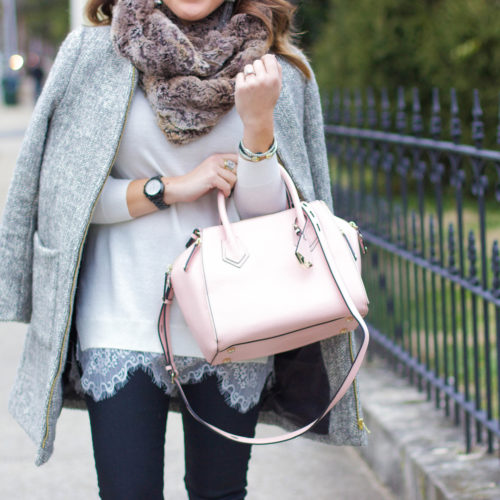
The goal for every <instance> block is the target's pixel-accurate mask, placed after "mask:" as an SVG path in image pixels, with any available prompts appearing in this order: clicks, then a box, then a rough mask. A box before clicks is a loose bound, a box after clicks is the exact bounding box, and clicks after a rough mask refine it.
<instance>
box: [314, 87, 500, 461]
mask: <svg viewBox="0 0 500 500" xmlns="http://www.w3.org/2000/svg"><path fill="white" fill-rule="evenodd" d="M407 94H409V93H407ZM410 94H411V95H405V92H404V90H403V89H400V90H399V92H398V95H397V99H396V102H395V104H394V105H391V103H390V102H389V98H388V96H387V93H386V92H382V94H381V98H380V99H376V98H375V97H374V94H373V92H371V91H368V92H367V93H366V95H361V93H356V94H354V95H350V94H349V92H343V93H342V94H340V93H339V92H336V93H334V94H333V96H332V97H331V98H330V99H325V102H324V107H325V121H326V126H325V129H326V134H327V144H328V148H329V153H330V160H331V168H332V179H333V196H334V206H335V211H336V213H338V214H339V215H341V216H343V217H345V218H348V219H354V220H356V221H357V222H358V224H359V226H360V227H361V229H362V232H363V236H364V238H365V240H366V242H367V244H368V247H369V251H368V254H367V256H366V257H365V259H364V270H363V274H364V279H365V283H366V285H367V288H368V295H369V297H370V299H371V308H370V313H369V316H368V318H367V319H368V323H369V325H370V329H371V334H372V342H373V344H375V345H376V346H377V349H378V350H381V351H382V352H383V353H385V354H386V355H387V356H388V357H389V358H390V359H391V360H392V362H393V363H394V365H395V367H396V369H397V370H398V371H400V372H401V373H404V374H405V375H406V376H408V378H409V380H411V382H412V383H414V384H416V385H417V386H418V387H419V388H420V389H421V390H425V391H426V392H427V395H428V398H429V399H433V400H434V401H435V405H436V407H439V408H443V410H444V412H445V413H446V415H448V416H451V417H452V418H453V419H454V421H455V423H456V424H457V425H462V426H463V428H464V432H465V440H466V449H467V451H470V450H471V449H472V447H473V446H475V445H476V444H478V443H479V444H480V443H487V447H488V451H489V452H492V451H493V450H494V449H495V448H496V443H497V442H498V438H499V437H500V370H499V367H498V363H499V360H500V250H499V246H498V240H500V151H496V150H491V149H490V150H486V149H483V148H482V145H483V141H484V126H483V121H482V111H481V107H480V100H479V94H478V93H477V92H474V106H473V110H472V120H471V128H472V130H471V137H472V142H473V143H474V145H464V144H461V137H462V123H461V120H460V118H459V109H458V103H457V98H456V95H455V93H454V91H451V94H450V96H449V100H450V106H449V110H446V111H447V113H446V114H447V116H448V119H447V120H446V122H449V127H448V126H447V127H446V128H447V129H448V132H446V133H444V132H443V129H444V128H445V127H444V125H443V121H444V120H443V119H442V113H441V109H440V108H441V107H440V100H439V95H438V91H437V90H435V91H434V92H433V95H432V106H431V108H432V109H431V110H429V114H428V119H427V120H426V119H424V118H423V115H422V110H421V106H420V101H419V95H418V91H417V90H416V89H414V90H413V91H412V92H411V93H410ZM408 122H409V125H408ZM425 122H428V123H429V126H428V127H426V126H425V124H424V123H425ZM448 137H449V139H448ZM497 141H498V144H500V125H499V127H498V130H497ZM373 344H372V345H373Z"/></svg>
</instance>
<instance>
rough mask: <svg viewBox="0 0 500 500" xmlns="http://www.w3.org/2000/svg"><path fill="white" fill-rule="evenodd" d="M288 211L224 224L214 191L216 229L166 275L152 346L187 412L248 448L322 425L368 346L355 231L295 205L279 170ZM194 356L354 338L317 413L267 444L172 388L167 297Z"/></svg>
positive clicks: (260, 352) (222, 358) (242, 355)
mask: <svg viewBox="0 0 500 500" xmlns="http://www.w3.org/2000/svg"><path fill="white" fill-rule="evenodd" d="M282 177H283V179H284V181H285V183H286V185H287V188H288V191H289V193H290V195H291V198H292V201H293V207H292V208H290V209H288V210H285V211H283V212H279V213H276V214H271V215H265V216H262V217H255V218H252V219H246V220H242V221H239V222H236V223H233V224H231V223H230V222H229V220H228V218H227V213H226V210H225V200H224V196H223V195H222V193H219V197H218V208H219V214H220V219H221V222H222V224H221V225H220V226H215V227H210V228H206V229H204V230H202V231H201V233H200V236H199V238H198V239H197V240H196V241H195V243H193V244H192V245H191V246H190V247H189V248H187V249H186V251H184V252H183V253H182V254H181V255H180V256H179V257H178V258H177V259H176V261H175V262H174V264H173V266H172V269H171V271H170V272H169V273H167V278H166V285H165V293H164V305H163V307H162V310H161V313H160V318H159V334H160V340H161V341H162V345H163V347H164V351H165V355H166V359H167V369H168V370H171V372H172V376H173V379H174V381H175V382H176V383H177V386H178V388H179V392H180V394H181V397H182V398H183V399H184V401H185V403H186V406H187V408H188V410H189V411H190V412H191V413H192V415H193V417H194V418H195V419H197V420H198V421H199V422H200V423H203V424H204V425H206V426H208V427H209V428H211V429H212V430H214V431H215V432H218V433H219V434H221V435H223V436H225V437H227V438H229V439H232V440H236V441H239V442H243V443H248V444H270V443H277V442H282V441H286V440H288V439H292V438H294V437H297V436H299V435H301V434H303V433H305V432H306V431H308V430H309V429H310V428H311V427H313V426H314V425H315V424H316V423H317V422H318V421H319V420H321V418H323V417H324V416H325V415H326V414H327V413H328V412H329V411H330V410H331V409H332V408H333V406H334V405H335V404H336V403H337V402H338V401H339V400H340V399H341V398H342V396H343V395H344V394H345V392H346V391H347V389H348V387H349V386H350V384H351V383H352V381H353V380H354V378H355V376H356V374H357V372H358V370H359V368H360V366H361V363H362V360H363V357H364V354H365V352H366V349H367V345H368V329H367V327H366V324H365V322H364V320H363V317H364V316H365V315H366V314H367V313H368V303H369V301H368V297H367V295H366V291H365V288H364V285H363V282H362V279H361V252H360V241H359V233H358V230H357V228H355V227H353V226H352V225H351V224H350V223H348V222H346V221H344V220H343V219H340V218H339V217H336V216H334V215H333V214H332V213H331V211H330V210H329V208H328V207H327V205H326V204H325V203H323V202H322V201H313V202H311V203H306V202H302V203H301V202H300V201H299V197H298V194H297V190H296V188H295V186H294V184H293V182H292V180H291V179H290V177H289V176H288V174H287V173H286V171H285V170H284V169H282ZM174 291H175V298H176V300H178V302H179V307H180V308H181V311H182V313H183V315H184V317H185V319H186V322H187V324H188V326H189V328H190V329H191V331H192V332H193V335H194V337H195V338H196V340H197V342H198V344H199V346H200V349H201V351H202V353H203V355H204V356H205V358H206V359H207V361H209V362H210V363H211V364H213V365H216V364H219V363H225V362H234V361H244V360H248V359H254V358H257V357H261V356H268V355H272V354H276V353H280V352H285V351H289V350H291V349H296V348H298V347H301V346H304V345H308V344H311V343H314V342H318V341H320V340H324V339H326V338H330V337H332V336H334V335H339V334H344V333H347V332H349V331H352V330H354V329H355V328H356V327H357V326H358V324H359V325H360V326H361V327H362V330H363V332H364V340H363V343H362V345H361V347H360V349H359V351H358V353H357V355H356V357H355V359H354V362H353V366H352V368H351V370H350V371H349V373H348V374H347V376H346V377H345V379H344V381H343V383H342V384H341V386H340V387H339V389H338V391H337V392H336V394H335V395H334V396H333V398H332V401H331V402H330V404H329V405H328V407H327V408H326V409H325V410H324V412H323V413H322V414H321V415H320V416H319V417H318V418H316V419H315V420H314V421H313V422H311V423H310V424H308V425H307V426H305V427H302V428H301V429H298V430H296V431H294V432H291V433H287V434H285V435H282V436H277V437H275V438H262V439H259V438H247V437H244V436H236V435H234V434H230V433H227V432H225V431H223V430H221V429H218V428H216V427H214V426H212V425H211V424H209V423H207V422H205V421H204V420H203V419H201V418H200V417H198V416H197V415H196V413H194V412H193V411H192V409H191V408H190V406H189V402H188V401H187V399H186V398H185V396H184V393H183V391H182V387H181V386H180V384H179V383H178V381H177V377H176V375H177V371H176V368H175V364H174V363H173V353H172V349H171V345H170V338H169V337H170V336H169V333H168V321H169V312H170V305H171V303H172V300H173V293H174Z"/></svg>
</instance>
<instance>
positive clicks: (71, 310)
mask: <svg viewBox="0 0 500 500" xmlns="http://www.w3.org/2000/svg"><path fill="white" fill-rule="evenodd" d="M135 80H136V69H135V67H134V66H132V75H131V82H130V83H131V85H130V93H129V97H128V102H127V108H126V110H125V117H124V120H123V125H122V129H121V132H120V138H119V139H118V145H117V147H116V150H115V154H114V156H113V159H112V161H111V163H110V165H109V166H108V172H107V174H106V179H105V180H104V182H103V184H102V186H101V189H100V190H99V193H98V195H97V198H96V199H95V201H94V204H93V205H92V210H91V212H90V216H89V218H88V220H87V225H86V226H85V231H84V233H83V238H82V240H81V242H80V248H79V249H78V259H77V262H76V266H75V272H74V274H73V281H72V284H71V297H72V300H71V302H70V309H69V315H68V321H67V323H66V329H65V331H64V337H63V343H62V346H61V350H60V352H59V366H58V368H57V372H56V375H55V377H54V378H53V379H52V384H51V387H50V393H49V401H48V404H47V411H46V413H45V435H44V437H43V441H42V448H45V445H46V444H47V439H48V437H49V418H50V408H51V406H52V398H53V397H54V389H55V382H56V380H57V379H58V378H59V376H60V374H61V371H62V364H63V363H62V359H63V355H62V354H63V352H64V348H65V345H66V342H67V340H68V334H69V329H70V325H71V319H72V317H73V305H74V304H73V301H74V294H75V285H76V281H77V276H78V271H79V269H80V262H81V260H82V254H83V246H84V244H85V240H86V238H87V233H88V230H89V227H90V221H91V220H92V215H93V213H94V210H95V206H96V204H97V200H98V199H99V196H100V195H101V192H102V190H103V188H104V184H105V183H106V180H107V179H108V177H109V175H110V173H111V169H112V167H113V165H114V163H115V160H116V156H117V154H118V150H119V149H120V144H121V142H122V138H123V131H124V130H125V125H126V123H127V118H128V112H129V110H130V103H131V102H132V97H133V96H134V90H135Z"/></svg>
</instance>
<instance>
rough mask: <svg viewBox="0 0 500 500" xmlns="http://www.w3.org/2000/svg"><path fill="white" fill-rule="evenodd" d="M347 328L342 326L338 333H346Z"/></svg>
mask: <svg viewBox="0 0 500 500" xmlns="http://www.w3.org/2000/svg"><path fill="white" fill-rule="evenodd" d="M348 331H349V330H348V329H347V328H342V330H340V333H347V332H348Z"/></svg>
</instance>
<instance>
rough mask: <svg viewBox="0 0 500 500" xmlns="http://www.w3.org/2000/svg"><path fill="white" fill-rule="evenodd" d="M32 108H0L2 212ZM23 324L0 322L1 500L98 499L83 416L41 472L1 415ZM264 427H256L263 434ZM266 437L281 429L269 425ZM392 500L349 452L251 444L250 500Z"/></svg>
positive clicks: (65, 431) (64, 432)
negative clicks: (252, 448) (300, 499)
mask: <svg viewBox="0 0 500 500" xmlns="http://www.w3.org/2000/svg"><path fill="white" fill-rule="evenodd" d="M30 113H31V108H30V106H29V105H21V106H17V107H13V108H6V107H3V106H2V105H0V210H1V209H2V208H3V206H4V203H5V196H6V193H7V188H8V184H9V182H10V178H11V176H12V170H13V167H14V163H15V158H16V156H17V153H18V151H19V147H20V144H21V140H22V137H21V134H20V133H19V131H20V130H23V129H25V127H26V125H27V122H28V120H29V116H30ZM25 330H26V326H25V325H20V324H17V323H0V443H2V445H1V446H0V498H2V499H7V500H11V499H16V500H17V499H29V500H49V499H50V500H59V499H61V500H63V499H64V500H67V499H68V498H71V499H72V500H92V499H97V498H98V493H97V486H96V475H95V471H94V464H93V456H92V446H91V439H90V429H89V423H88V417H87V414H86V412H83V411H75V410H63V412H62V415H61V417H60V420H59V423H58V428H57V437H56V442H55V452H54V455H53V457H52V458H51V460H50V461H49V462H48V463H47V464H46V465H44V466H42V467H41V468H37V467H35V466H34V465H33V460H34V446H33V444H32V443H31V441H30V440H29V439H28V437H27V436H26V435H25V434H24V432H23V431H22V430H21V428H20V427H19V426H18V425H17V424H16V423H15V422H14V420H13V419H12V418H11V417H10V415H9V414H8V413H7V399H8V393H9V391H10V388H11V386H12V383H13V380H14V377H15V372H16V367H17V363H18V360H19V358H20V356H21V350H22V345H23V340H24V334H25ZM261 430H262V429H260V431H261ZM264 431H265V432H266V433H268V432H269V433H276V432H279V430H278V429H275V428H266V429H264ZM165 463H166V470H165V498H167V499H172V500H177V499H185V498H187V496H186V493H185V491H184V487H183V482H182V477H183V443H182V427H181V423H180V419H179V416H178V415H177V414H173V413H171V414H170V415H169V420H168V431H167V443H166V460H165ZM301 497H302V498H308V499H315V500H331V499H342V500H390V499H392V498H393V497H392V496H391V495H390V493H389V492H388V490H386V489H385V488H384V487H383V486H382V485H381V484H380V483H379V481H378V480H377V479H376V478H375V476H374V474H373V473H372V472H371V470H370V469H369V468H368V467H367V465H366V463H365V462H364V461H363V459H362V458H360V456H359V454H358V452H357V451H356V450H355V449H352V448H346V447H333V446H327V445H323V444H318V443H314V442H312V441H309V440H306V439H302V438H299V439H296V440H294V441H291V442H287V443H283V444H279V445H272V446H261V447H255V448H254V450H253V453H252V461H251V463H250V472H249V494H248V498H249V500H261V499H262V500H268V499H271V498H274V499H276V500H288V499H296V498H301Z"/></svg>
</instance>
